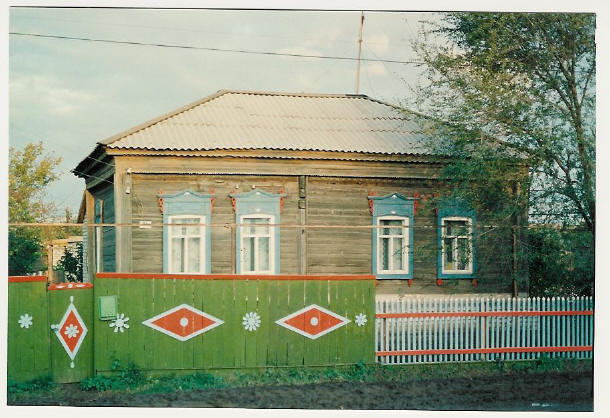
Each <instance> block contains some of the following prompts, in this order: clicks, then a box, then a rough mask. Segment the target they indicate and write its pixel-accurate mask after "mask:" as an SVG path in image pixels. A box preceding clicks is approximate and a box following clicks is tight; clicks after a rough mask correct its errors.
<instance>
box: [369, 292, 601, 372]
mask: <svg viewBox="0 0 610 418" xmlns="http://www.w3.org/2000/svg"><path fill="white" fill-rule="evenodd" d="M376 309H377V314H376V318H375V349H376V351H377V352H376V357H377V361H378V362H381V363H384V364H411V363H422V362H423V363H441V362H468V361H480V360H487V361H494V360H496V359H502V360H530V359H536V358H539V357H540V356H541V355H542V354H543V353H544V354H545V355H549V356H551V357H569V358H592V350H593V347H592V345H591V341H592V340H593V300H592V298H591V297H586V298H584V297H583V298H555V297H553V298H499V299H498V298H484V297H480V298H471V299H462V298H447V299H441V300H438V299H423V298H417V299H415V298H410V299H407V300H403V301H401V302H391V301H383V302H377V304H376Z"/></svg>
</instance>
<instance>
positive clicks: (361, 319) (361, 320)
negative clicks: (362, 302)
mask: <svg viewBox="0 0 610 418" xmlns="http://www.w3.org/2000/svg"><path fill="white" fill-rule="evenodd" d="M366 321H367V319H366V315H365V314H363V313H359V314H358V315H356V320H355V322H356V325H358V326H359V327H363V326H364V324H366Z"/></svg>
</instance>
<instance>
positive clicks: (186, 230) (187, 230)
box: [180, 218, 201, 236]
mask: <svg viewBox="0 0 610 418" xmlns="http://www.w3.org/2000/svg"><path fill="white" fill-rule="evenodd" d="M180 223H182V224H198V223H201V219H199V218H181V219H180ZM199 228H200V226H183V227H182V233H183V234H184V235H191V236H192V235H199Z"/></svg>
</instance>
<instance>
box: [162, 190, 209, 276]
mask: <svg viewBox="0 0 610 418" xmlns="http://www.w3.org/2000/svg"><path fill="white" fill-rule="evenodd" d="M158 197H160V198H162V199H163V224H164V225H163V272H164V273H181V274H210V272H211V253H212V251H211V246H210V227H209V226H208V224H209V223H210V219H211V215H212V204H211V201H212V198H213V197H214V195H211V194H200V193H197V192H193V191H190V190H186V191H182V192H179V193H175V194H161V195H158ZM171 224H176V225H175V226H174V225H171Z"/></svg>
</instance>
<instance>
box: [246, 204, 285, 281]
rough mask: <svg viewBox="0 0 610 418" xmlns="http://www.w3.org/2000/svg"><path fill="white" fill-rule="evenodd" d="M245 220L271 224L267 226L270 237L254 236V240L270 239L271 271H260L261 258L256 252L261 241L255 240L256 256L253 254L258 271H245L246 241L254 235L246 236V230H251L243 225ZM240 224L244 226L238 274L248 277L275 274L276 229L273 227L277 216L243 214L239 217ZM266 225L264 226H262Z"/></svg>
mask: <svg viewBox="0 0 610 418" xmlns="http://www.w3.org/2000/svg"><path fill="white" fill-rule="evenodd" d="M244 219H269V224H268V225H267V228H268V230H269V233H268V235H261V236H258V235H256V234H255V235H254V238H261V237H268V238H269V254H268V257H269V269H268V270H259V269H258V267H259V261H260V260H259V258H258V252H257V251H256V247H258V243H259V240H258V239H255V251H254V254H252V256H253V257H255V258H254V260H255V261H254V264H255V267H256V269H255V270H252V271H244V265H245V262H244V261H245V260H244V256H245V251H244V250H245V246H244V239H245V238H251V237H253V235H250V234H245V231H246V228H249V227H250V226H249V225H248V226H245V225H243V224H244V223H245V222H244ZM238 220H239V223H240V224H242V225H243V226H240V227H239V228H240V238H239V249H238V251H239V255H240V262H239V272H238V274H247V275H252V274H274V272H275V245H276V244H275V235H276V234H275V228H276V227H274V226H271V225H273V224H274V223H275V216H274V215H271V214H268V213H248V214H243V215H240V216H239V219H238ZM262 225H264V224H262Z"/></svg>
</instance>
